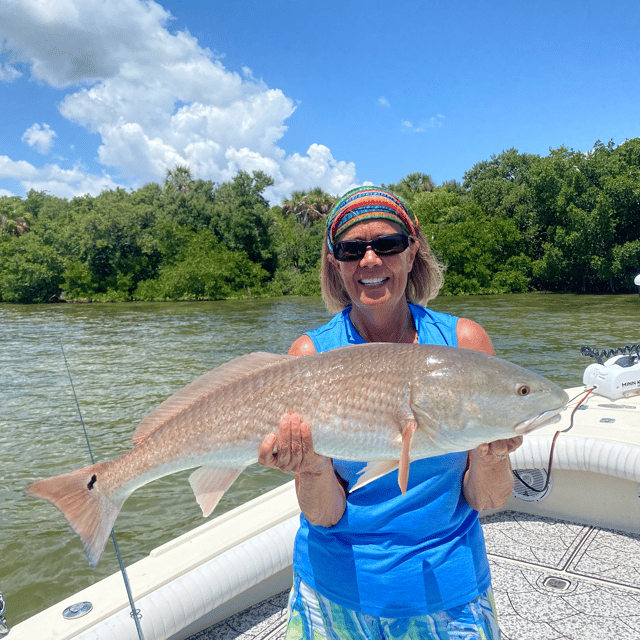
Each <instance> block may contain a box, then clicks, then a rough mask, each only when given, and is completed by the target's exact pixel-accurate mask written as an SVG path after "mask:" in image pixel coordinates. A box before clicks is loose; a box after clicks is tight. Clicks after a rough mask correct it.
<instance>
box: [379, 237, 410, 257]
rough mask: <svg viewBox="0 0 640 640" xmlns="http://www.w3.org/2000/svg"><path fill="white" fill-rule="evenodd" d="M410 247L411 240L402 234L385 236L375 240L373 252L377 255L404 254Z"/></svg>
mask: <svg viewBox="0 0 640 640" xmlns="http://www.w3.org/2000/svg"><path fill="white" fill-rule="evenodd" d="M408 246H409V238H408V236H405V235H404V234H402V233H398V234H395V235H392V236H383V237H382V238H378V239H377V240H374V242H373V243H372V247H373V250H374V251H375V252H376V253H383V254H384V253H386V254H390V253H402V252H403V251H404V250H405V249H406V248H407V247H408Z"/></svg>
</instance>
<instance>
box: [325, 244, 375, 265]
mask: <svg viewBox="0 0 640 640" xmlns="http://www.w3.org/2000/svg"><path fill="white" fill-rule="evenodd" d="M366 250H367V244H366V243H365V242H361V241H359V240H355V241H352V242H336V244H335V245H334V247H333V255H334V256H335V258H336V260H341V261H342V262H349V261H352V260H361V259H362V257H363V256H364V254H365V252H366Z"/></svg>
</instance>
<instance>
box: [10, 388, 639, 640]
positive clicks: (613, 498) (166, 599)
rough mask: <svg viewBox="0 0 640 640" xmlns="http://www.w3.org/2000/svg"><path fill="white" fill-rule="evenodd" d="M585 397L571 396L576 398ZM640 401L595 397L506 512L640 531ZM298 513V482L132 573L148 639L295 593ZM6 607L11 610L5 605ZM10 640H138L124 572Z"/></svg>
mask: <svg viewBox="0 0 640 640" xmlns="http://www.w3.org/2000/svg"><path fill="white" fill-rule="evenodd" d="M583 391H585V389H584V388H583V387H579V388H575V389H568V390H567V392H568V393H569V396H570V397H574V396H577V395H578V394H579V393H581V392H583ZM573 406H575V403H574V404H573V405H572V406H570V407H569V409H568V410H566V411H565V412H564V413H563V417H562V421H561V422H560V423H556V424H554V425H552V426H550V427H546V428H543V429H540V430H538V431H536V432H534V433H533V434H530V435H528V436H526V437H525V441H524V444H523V446H522V447H521V448H519V449H518V450H516V451H515V452H514V453H512V454H511V462H512V466H513V468H514V469H516V470H521V471H522V472H523V473H524V472H525V470H545V471H543V472H542V473H543V474H544V473H546V469H547V467H548V460H549V450H550V447H551V442H552V439H553V436H554V434H555V432H556V431H557V430H561V429H565V428H567V427H568V426H569V421H570V413H571V410H572V408H573ZM639 483H640V396H635V397H632V398H622V399H619V400H609V399H608V398H604V397H602V396H596V395H593V394H592V395H591V396H590V397H589V399H588V401H587V403H586V409H580V410H578V411H577V412H576V414H575V418H574V426H573V428H572V429H571V431H569V432H568V433H564V434H561V435H560V436H559V437H558V439H557V441H556V445H555V454H554V459H553V467H552V486H551V490H550V491H548V492H547V493H546V494H545V495H544V498H543V499H542V500H538V501H530V502H527V501H522V500H521V499H519V498H517V497H515V496H514V497H511V498H510V500H509V502H508V503H507V505H506V507H505V509H507V510H512V511H517V512H521V513H530V514H534V515H538V516H548V517H551V518H557V519H560V520H565V521H566V520H568V521H575V522H579V523H584V524H590V525H595V526H598V527H602V528H609V529H616V530H618V531H627V532H631V533H638V532H639V531H640V505H639V503H638V484H639ZM298 517H299V508H298V504H297V500H296V496H295V490H294V486H293V482H290V483H288V484H286V485H283V486H281V487H279V488H277V489H274V490H273V491H270V492H269V493H267V494H265V495H264V496H261V497H260V498H257V499H255V500H252V501H251V502H248V503H247V504H245V505H242V506H241V507H238V508H237V509H234V510H233V511H230V512H228V513H226V514H224V515H222V516H220V517H218V518H215V519H214V520H212V521H211V522H208V523H206V524H204V525H202V526H201V527H198V528H197V529H195V530H193V531H191V532H189V533H187V534H185V535H183V536H180V537H179V538H176V539H175V540H173V541H172V542H170V543H168V544H166V545H163V546H161V547H159V548H157V549H155V550H154V551H152V552H151V554H150V555H149V556H148V557H147V558H144V559H143V560H141V561H139V562H137V563H135V564H133V565H131V566H130V567H129V568H128V569H127V572H128V575H129V580H130V583H131V587H132V591H133V597H134V601H135V603H136V607H138V608H139V609H140V611H141V613H142V618H141V625H142V630H143V633H144V637H145V640H184V639H186V638H188V637H190V636H191V635H193V634H195V633H197V632H198V631H200V630H202V629H205V628H208V627H210V626H211V625H213V624H215V623H216V622H218V621H220V620H223V619H225V618H227V617H228V616H230V615H232V614H234V613H237V612H239V611H243V610H244V609H246V608H247V607H250V606H251V605H253V604H255V603H257V602H260V601H262V600H264V599H266V598H269V597H271V596H273V595H275V594H277V593H280V592H282V591H284V590H286V589H287V588H289V587H290V585H291V577H292V571H291V564H292V552H293V540H294V537H295V533H296V530H297V527H298ZM82 601H89V602H91V603H92V604H93V609H92V610H91V611H90V613H88V614H87V615H85V616H83V617H81V618H78V619H75V620H66V619H64V618H63V617H62V612H63V610H64V609H65V608H66V607H68V606H69V605H72V604H75V603H78V602H82ZM9 606H10V603H9ZM8 637H9V638H11V640H33V639H34V638H38V639H39V640H72V639H73V640H137V638H138V635H137V631H136V628H135V624H134V622H133V620H132V619H131V615H130V608H129V603H128V599H127V596H126V594H125V590H124V587H123V583H122V577H121V576H120V574H119V573H117V574H114V575H112V576H110V577H109V578H106V579H105V580H102V581H101V582H99V583H97V584H95V585H92V586H91V587H89V588H88V589H85V590H83V591H81V592H80V593H77V594H75V595H74V596H72V597H70V598H67V599H66V600H64V601H62V602H60V603H59V604H56V605H54V606H53V607H50V608H49V609H47V610H45V611H43V612H42V613H40V614H37V615H35V616H33V617H32V618H30V619H28V620H26V621H24V622H22V623H21V624H18V625H17V626H15V627H14V628H13V629H11V631H10V635H9V636H8Z"/></svg>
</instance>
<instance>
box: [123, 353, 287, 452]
mask: <svg viewBox="0 0 640 640" xmlns="http://www.w3.org/2000/svg"><path fill="white" fill-rule="evenodd" d="M291 358H295V356H283V355H278V354H276V353H266V352H263V351H256V352H255V353H249V354H247V355H245V356H240V357H239V358H234V359H233V360H231V361H230V362H227V363H226V364H223V365H221V366H219V367H217V368H215V369H212V370H211V371H209V372H208V373H205V374H203V375H202V376H200V377H199V378H197V379H196V380H194V381H193V382H191V383H190V384H188V385H187V386H186V387H183V388H182V389H180V391H177V392H176V393H174V394H173V395H172V396H171V397H170V398H168V399H167V400H165V401H164V402H163V403H162V404H160V405H159V406H158V407H156V408H155V409H154V410H153V411H152V412H151V413H150V414H149V415H148V416H147V417H146V418H144V420H143V421H142V422H141V423H140V424H139V425H138V426H137V427H136V430H135V431H134V433H133V444H134V445H137V444H140V443H141V442H142V441H143V440H146V439H147V438H148V437H149V436H150V435H151V434H152V433H155V432H156V431H157V430H158V429H159V428H160V427H162V426H163V425H164V424H166V422H167V421H169V420H170V419H171V418H173V417H174V416H177V415H178V414H179V413H180V412H182V411H183V410H184V409H186V408H187V407H188V406H189V405H191V404H193V403H194V402H195V401H196V400H198V399H199V398H202V397H203V396H206V395H208V394H210V393H211V392H212V391H214V390H215V389H216V388H218V387H222V386H223V385H225V384H228V383H230V382H235V381H236V380H239V379H241V378H243V377H244V376H246V375H248V374H250V373H254V372H255V371H258V370H260V369H265V368H267V367H270V366H272V365H274V364H277V363H278V362H283V361H284V360H289V359H291Z"/></svg>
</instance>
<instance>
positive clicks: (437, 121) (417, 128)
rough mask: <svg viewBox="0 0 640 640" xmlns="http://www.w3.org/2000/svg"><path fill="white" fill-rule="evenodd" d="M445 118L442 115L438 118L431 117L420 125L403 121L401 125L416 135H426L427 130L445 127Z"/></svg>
mask: <svg viewBox="0 0 640 640" xmlns="http://www.w3.org/2000/svg"><path fill="white" fill-rule="evenodd" d="M444 120H445V117H444V116H443V115H441V114H438V115H437V116H431V117H430V118H428V119H427V120H423V121H420V123H419V124H416V125H414V124H413V122H411V121H410V120H403V121H402V122H401V123H400V124H401V125H402V126H403V127H404V128H405V129H409V130H410V131H413V132H414V133H424V132H425V131H426V130H427V129H435V128H437V127H442V126H443V125H444Z"/></svg>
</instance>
